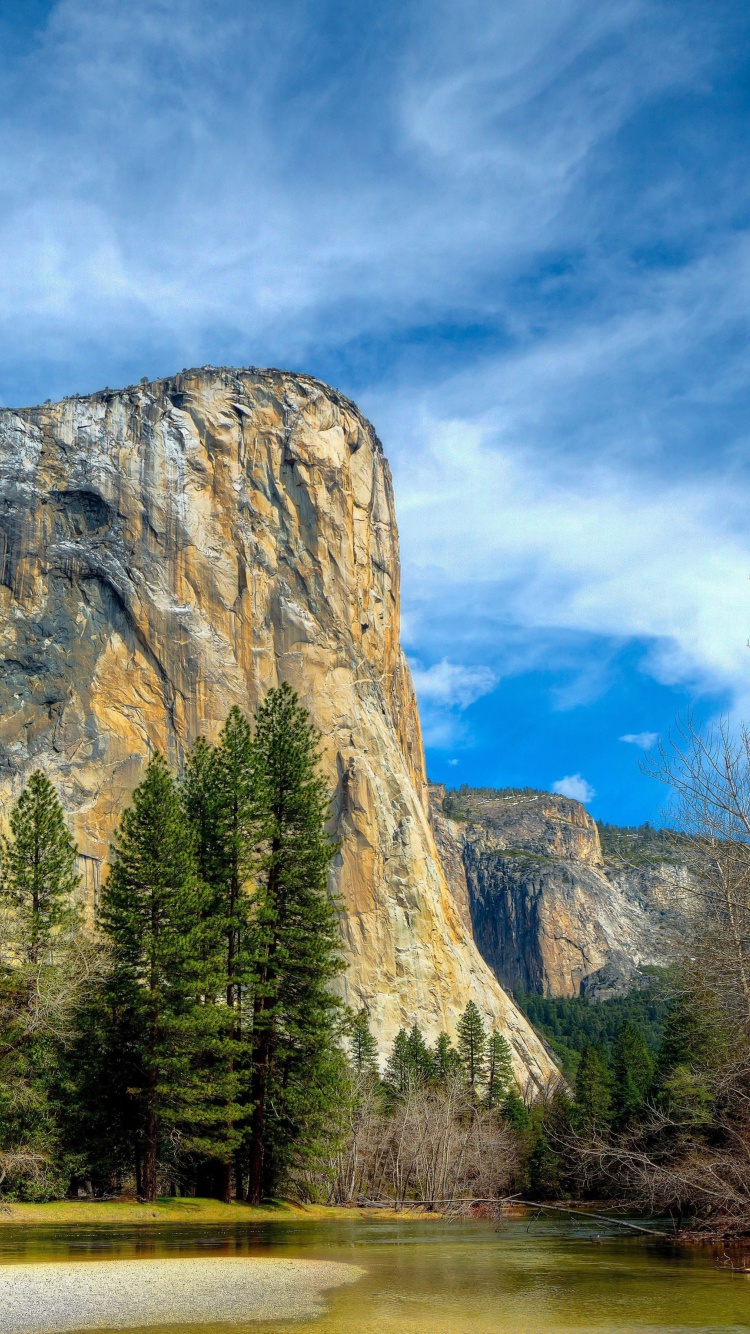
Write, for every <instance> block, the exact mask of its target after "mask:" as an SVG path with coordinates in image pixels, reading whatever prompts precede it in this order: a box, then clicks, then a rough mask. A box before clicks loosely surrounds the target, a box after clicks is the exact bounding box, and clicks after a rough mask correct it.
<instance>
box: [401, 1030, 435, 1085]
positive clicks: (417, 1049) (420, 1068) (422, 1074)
mask: <svg viewBox="0 0 750 1334" xmlns="http://www.w3.org/2000/svg"><path fill="white" fill-rule="evenodd" d="M407 1048H408V1052H409V1061H410V1064H411V1070H412V1075H413V1078H414V1081H415V1083H418V1084H426V1083H427V1082H428V1081H429V1080H431V1079H434V1078H435V1063H434V1061H433V1059H432V1053H431V1052H430V1050H429V1048H428V1046H427V1043H426V1042H425V1040H424V1037H423V1036H422V1031H421V1029H420V1028H419V1026H418V1025H417V1024H413V1025H412V1027H411V1029H410V1031H409V1036H408V1038H407Z"/></svg>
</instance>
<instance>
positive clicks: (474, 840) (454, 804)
mask: <svg viewBox="0 0 750 1334" xmlns="http://www.w3.org/2000/svg"><path fill="white" fill-rule="evenodd" d="M430 805H431V813H432V814H431V818H432V825H433V831H434V834H435V838H436V842H437V845H438V848H439V851H440V855H441V859H442V862H443V866H444V869H445V872H446V876H447V878H448V882H449V884H450V886H451V889H452V891H453V896H454V899H455V901H456V907H457V910H458V912H459V915H460V917H461V919H462V921H464V922H465V923H467V924H470V925H471V929H472V931H473V934H474V939H475V941H476V943H477V945H478V947H479V949H480V951H481V953H482V955H483V957H484V958H485V959H486V960H487V963H488V964H489V965H490V967H491V968H492V969H493V971H494V973H495V975H496V977H497V978H498V979H499V980H500V981H501V982H502V984H503V986H504V987H506V988H508V990H510V991H514V990H516V989H517V988H518V989H520V990H522V991H527V992H537V993H538V994H540V995H546V996H576V995H586V996H588V997H589V998H591V999H600V1000H601V999H605V998H606V997H608V996H614V995H622V994H624V993H625V992H626V991H627V990H628V989H629V988H630V987H631V986H633V985H634V984H637V983H638V982H639V980H641V979H642V978H643V976H644V974H643V969H645V968H648V967H653V966H656V967H664V966H667V965H668V964H670V963H671V962H673V960H674V959H675V957H676V956H677V954H678V953H679V950H680V948H681V947H682V946H684V943H685V940H686V939H687V938H689V932H690V922H691V915H692V911H693V905H694V902H695V899H694V893H693V887H692V882H691V877H690V871H689V869H688V866H687V864H686V860H685V855H684V852H685V849H684V843H683V842H681V840H680V838H679V836H677V835H674V834H670V833H666V832H663V831H658V830H654V829H650V828H649V827H648V826H645V827H644V828H642V829H619V828H617V827H614V826H606V825H605V826H602V827H601V828H600V827H599V826H597V824H596V823H595V821H594V820H593V819H592V818H591V816H590V815H589V813H588V811H587V810H586V808H585V806H583V805H582V804H581V803H580V802H579V801H573V800H571V799H570V798H568V797H561V796H557V795H555V794H553V793H550V792H536V791H531V790H529V789H505V790H495V789H492V788H461V789H459V791H458V792H451V793H448V792H447V791H446V789H445V787H443V786H441V785H438V784H433V785H431V786H430Z"/></svg>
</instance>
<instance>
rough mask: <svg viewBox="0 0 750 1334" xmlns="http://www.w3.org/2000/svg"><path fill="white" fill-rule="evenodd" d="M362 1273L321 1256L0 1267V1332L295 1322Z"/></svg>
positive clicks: (61, 1333)
mask: <svg viewBox="0 0 750 1334" xmlns="http://www.w3.org/2000/svg"><path fill="white" fill-rule="evenodd" d="M364 1273H365V1271H364V1270H363V1269H361V1268H360V1267H359V1266H357V1265H351V1264H341V1263H334V1262H331V1261H328V1260H300V1259H294V1260H285V1259H278V1258H273V1259H261V1258H258V1257H252V1258H244V1257H243V1258H241V1259H233V1258H222V1259H200V1260H195V1259H180V1260H109V1261H107V1262H106V1263H104V1264H92V1263H91V1262H89V1261H83V1262H81V1261H74V1262H70V1261H69V1262H67V1263H65V1264H59V1263H58V1264H25V1265H5V1266H0V1334H64V1332H65V1331H68V1330H80V1329H101V1328H113V1329H127V1328H138V1327H142V1326H144V1325H155V1326H159V1325H177V1326H179V1327H184V1326H185V1325H200V1324H211V1325H213V1324H220V1323H223V1322H226V1321H231V1322H233V1323H234V1322H237V1323H240V1322H244V1321H248V1320H252V1321H257V1320H268V1321H270V1320H301V1319H309V1318H311V1317H314V1316H316V1315H319V1314H320V1313H321V1312H322V1310H323V1309H324V1303H323V1298H324V1294H325V1293H327V1292H328V1291H329V1290H330V1289H332V1288H338V1287H341V1286H342V1285H343V1284H345V1283H355V1282H356V1281H357V1279H359V1278H361V1277H362V1276H363V1275H364Z"/></svg>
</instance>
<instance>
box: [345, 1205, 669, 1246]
mask: <svg viewBox="0 0 750 1334" xmlns="http://www.w3.org/2000/svg"><path fill="white" fill-rule="evenodd" d="M438 1204H443V1205H447V1206H448V1207H449V1208H453V1209H455V1208H458V1207H462V1208H470V1207H471V1206H472V1205H475V1204H494V1205H495V1206H496V1207H498V1206H502V1205H504V1204H523V1205H525V1206H526V1207H527V1208H529V1209H548V1210H551V1211H552V1212H553V1213H559V1214H569V1215H571V1217H573V1218H593V1219H594V1220H595V1221H596V1222H597V1223H615V1224H617V1226H618V1227H626V1228H630V1229H631V1231H633V1232H643V1233H645V1234H646V1236H648V1237H666V1238H667V1239H669V1238H670V1236H671V1234H670V1233H669V1232H659V1231H658V1230H657V1229H656V1228H652V1227H643V1225H642V1224H641V1223H630V1222H628V1221H627V1220H626V1219H624V1218H617V1217H612V1216H611V1215H610V1214H595V1213H591V1212H590V1211H589V1210H587V1209H571V1208H570V1207H569V1206H568V1205H563V1204H540V1203H539V1202H538V1200H522V1199H521V1198H520V1196H518V1195H505V1196H503V1197H502V1198H501V1199H498V1198H497V1197H496V1196H495V1197H493V1198H491V1199H490V1198H487V1199H455V1198H452V1199H446V1200H358V1201H357V1208H359V1209H393V1210H394V1211H395V1212H398V1211H399V1210H400V1209H423V1208H426V1207H430V1208H432V1207H434V1206H435V1205H438Z"/></svg>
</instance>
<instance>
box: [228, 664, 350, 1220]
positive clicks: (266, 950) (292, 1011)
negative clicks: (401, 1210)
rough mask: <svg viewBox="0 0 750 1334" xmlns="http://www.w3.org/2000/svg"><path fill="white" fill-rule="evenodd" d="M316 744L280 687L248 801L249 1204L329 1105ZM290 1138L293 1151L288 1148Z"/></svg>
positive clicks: (329, 912)
mask: <svg viewBox="0 0 750 1334" xmlns="http://www.w3.org/2000/svg"><path fill="white" fill-rule="evenodd" d="M318 763H319V738H318V734H317V732H316V731H315V728H314V727H313V725H312V723H311V721H310V718H309V715H308V713H307V711H306V710H305V709H304V708H303V707H302V706H301V704H300V703H299V700H298V698H297V695H296V694H295V692H294V691H293V690H292V689H291V688H290V687H289V686H288V685H282V686H280V687H279V688H278V689H276V690H271V691H269V693H268V695H267V696H266V698H265V700H264V702H263V704H262V705H261V707H260V708H259V710H258V714H257V718H256V727H255V735H254V737H253V743H252V794H253V814H254V822H255V831H256V838H257V840H258V844H259V846H260V848H261V855H260V857H259V860H258V862H257V864H256V868H255V886H256V887H255V892H254V902H253V939H252V956H253V974H254V981H253V1020H252V1103H253V1111H252V1123H251V1143H250V1174H249V1176H250V1182H249V1198H250V1201H251V1203H258V1202H259V1201H260V1199H261V1197H262V1195H263V1193H264V1191H268V1190H271V1189H272V1188H273V1186H274V1184H275V1182H276V1181H277V1180H278V1179H279V1176H280V1174H281V1172H282V1171H283V1168H284V1166H285V1164H286V1162H287V1160H288V1157H289V1154H290V1153H291V1152H293V1151H295V1147H296V1152H297V1153H299V1151H300V1148H301V1146H302V1145H303V1143H304V1131H303V1128H304V1124H305V1118H306V1116H307V1115H308V1113H309V1114H310V1115H311V1116H313V1115H314V1116H315V1117H317V1118H320V1117H321V1116H324V1104H325V1101H326V1099H327V1098H331V1099H332V1098H334V1097H335V1092H334V1085H333V1083H331V1082H330V1080H329V1074H330V1072H331V1071H332V1070H333V1068H334V1065H335V1060H334V1058H333V1057H332V1047H333V1046H334V1045H335V1041H336V1036H337V1027H338V1015H339V1010H340V1004H339V1002H338V1001H337V1000H336V998H335V997H334V996H333V995H332V993H331V990H330V983H331V981H332V980H333V978H334V977H335V976H336V975H337V974H338V973H339V972H340V971H341V969H342V968H343V960H342V958H341V954H340V930H339V924H338V917H337V914H336V911H335V908H334V905H333V904H332V902H331V899H330V897H329V894H328V870H329V866H330V863H331V859H332V857H333V855H334V853H335V851H336V844H335V842H334V841H333V840H332V839H331V838H330V837H329V836H328V834H327V833H326V823H327V821H328V817H329V796H328V791H327V788H326V784H325V782H324V780H323V778H322V777H321V776H320V774H319V772H318ZM295 1140H296V1141H297V1144H296V1146H295Z"/></svg>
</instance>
